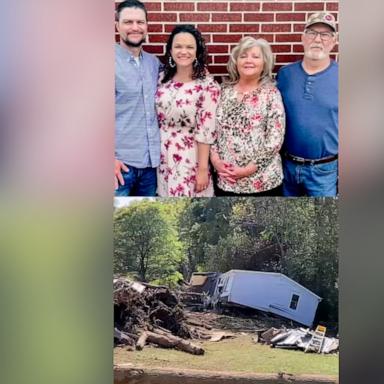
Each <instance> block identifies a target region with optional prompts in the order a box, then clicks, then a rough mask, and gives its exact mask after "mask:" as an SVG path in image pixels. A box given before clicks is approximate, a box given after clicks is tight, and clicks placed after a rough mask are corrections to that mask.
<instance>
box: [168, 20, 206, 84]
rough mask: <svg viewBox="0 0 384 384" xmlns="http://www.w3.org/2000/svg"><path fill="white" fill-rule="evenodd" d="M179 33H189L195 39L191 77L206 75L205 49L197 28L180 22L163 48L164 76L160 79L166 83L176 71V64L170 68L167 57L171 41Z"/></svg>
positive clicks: (169, 53) (169, 55) (202, 77)
mask: <svg viewBox="0 0 384 384" xmlns="http://www.w3.org/2000/svg"><path fill="white" fill-rule="evenodd" d="M179 33H190V34H191V35H192V36H193V37H194V38H195V41H196V59H197V62H196V64H194V65H193V72H192V79H204V77H205V75H206V64H207V49H206V47H205V42H204V39H203V37H202V36H201V33H200V31H199V30H197V29H196V28H195V27H194V26H193V25H190V24H182V25H178V26H176V27H175V28H174V29H173V31H172V32H171V35H170V36H169V39H168V41H167V45H166V48H165V65H164V78H163V80H162V81H161V82H162V83H166V82H167V81H168V80H170V79H172V77H173V76H174V75H175V73H176V66H175V67H174V68H172V67H171V66H170V64H169V60H170V59H169V58H170V57H171V49H172V43H173V39H174V38H175V36H176V35H177V34H179Z"/></svg>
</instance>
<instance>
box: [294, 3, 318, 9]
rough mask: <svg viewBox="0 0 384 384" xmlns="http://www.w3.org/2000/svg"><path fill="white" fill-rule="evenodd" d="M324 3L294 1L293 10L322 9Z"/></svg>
mask: <svg viewBox="0 0 384 384" xmlns="http://www.w3.org/2000/svg"><path fill="white" fill-rule="evenodd" d="M324 5H325V3H324V2H323V3H296V4H295V11H323V10H324Z"/></svg>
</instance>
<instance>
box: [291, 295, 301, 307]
mask: <svg viewBox="0 0 384 384" xmlns="http://www.w3.org/2000/svg"><path fill="white" fill-rule="evenodd" d="M299 298H300V296H299V295H295V294H293V295H292V299H291V304H289V308H291V309H296V308H297V304H298V302H299Z"/></svg>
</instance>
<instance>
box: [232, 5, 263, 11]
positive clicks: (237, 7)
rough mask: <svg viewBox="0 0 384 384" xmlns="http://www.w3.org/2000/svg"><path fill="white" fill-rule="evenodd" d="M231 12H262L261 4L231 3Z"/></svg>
mask: <svg viewBox="0 0 384 384" xmlns="http://www.w3.org/2000/svg"><path fill="white" fill-rule="evenodd" d="M230 9H231V11H260V3H246V4H244V3H231V7H230Z"/></svg>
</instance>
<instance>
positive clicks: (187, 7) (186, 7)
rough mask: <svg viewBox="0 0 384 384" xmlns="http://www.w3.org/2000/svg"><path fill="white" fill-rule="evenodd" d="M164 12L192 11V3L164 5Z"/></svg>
mask: <svg viewBox="0 0 384 384" xmlns="http://www.w3.org/2000/svg"><path fill="white" fill-rule="evenodd" d="M164 10H165V11H194V10H195V4H194V3H164Z"/></svg>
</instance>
